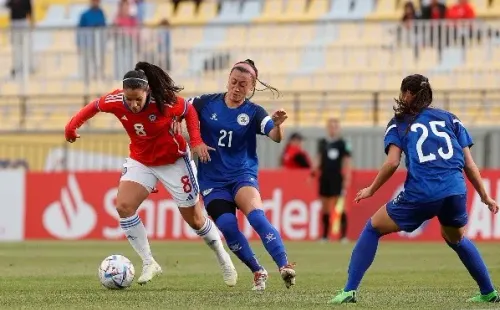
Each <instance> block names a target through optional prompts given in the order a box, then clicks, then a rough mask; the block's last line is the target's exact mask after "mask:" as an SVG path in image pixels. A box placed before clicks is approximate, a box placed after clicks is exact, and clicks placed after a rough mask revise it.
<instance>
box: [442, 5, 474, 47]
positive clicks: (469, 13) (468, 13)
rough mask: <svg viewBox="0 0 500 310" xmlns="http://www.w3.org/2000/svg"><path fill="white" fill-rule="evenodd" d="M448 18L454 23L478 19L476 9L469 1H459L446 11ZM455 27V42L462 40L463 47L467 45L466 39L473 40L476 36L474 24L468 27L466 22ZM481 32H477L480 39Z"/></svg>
mask: <svg viewBox="0 0 500 310" xmlns="http://www.w3.org/2000/svg"><path fill="white" fill-rule="evenodd" d="M446 18H448V19H450V20H454V21H459V20H472V19H475V18H476V13H475V12H474V8H473V7H472V5H471V4H470V3H469V1H468V0H458V1H457V3H456V4H455V5H452V6H451V7H450V8H448V10H447V11H446ZM452 27H453V40H454V41H455V42H456V41H457V39H459V38H460V44H461V45H462V47H465V46H466V45H467V43H466V38H468V39H469V40H471V39H472V38H473V36H474V26H473V25H472V24H470V25H468V23H467V22H466V23H465V24H463V23H456V24H455V25H453V26H452ZM479 35H480V32H479V31H478V32H477V36H478V39H479Z"/></svg>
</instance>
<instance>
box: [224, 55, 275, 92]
mask: <svg viewBox="0 0 500 310" xmlns="http://www.w3.org/2000/svg"><path fill="white" fill-rule="evenodd" d="M238 64H247V65H250V66H251V67H252V69H253V70H254V71H255V80H256V81H257V82H259V83H260V84H261V85H262V86H264V88H263V89H257V87H254V88H253V92H252V95H251V96H250V98H252V97H253V95H255V91H265V90H266V89H269V90H270V91H271V92H272V93H273V97H274V95H277V97H279V96H280V94H281V93H280V91H279V90H278V89H277V88H275V87H273V86H271V85H269V84H267V83H266V82H262V81H261V80H259V70H257V67H256V66H255V63H254V62H253V60H251V59H246V60H243V61H239V62H237V63H236V64H235V65H234V67H233V68H232V69H231V72H233V71H234V70H238V71H240V72H245V73H250V74H251V75H252V76H253V72H250V71H248V70H247V69H246V68H245V67H241V66H238ZM250 98H249V99H250Z"/></svg>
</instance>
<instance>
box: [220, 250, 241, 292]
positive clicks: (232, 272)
mask: <svg viewBox="0 0 500 310" xmlns="http://www.w3.org/2000/svg"><path fill="white" fill-rule="evenodd" d="M219 265H220V268H221V270H222V277H223V278H224V283H226V285H227V286H235V285H236V282H237V281H238V273H237V272H236V268H234V265H233V261H232V260H231V256H229V254H228V253H224V255H223V256H222V257H221V258H220V260H219Z"/></svg>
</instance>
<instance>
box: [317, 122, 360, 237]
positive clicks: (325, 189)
mask: <svg viewBox="0 0 500 310" xmlns="http://www.w3.org/2000/svg"><path fill="white" fill-rule="evenodd" d="M312 175H313V176H316V175H319V196H320V198H321V204H322V211H323V217H322V219H323V240H328V234H329V232H330V230H331V228H330V225H331V223H330V214H331V213H332V212H335V207H336V205H337V202H338V200H339V197H340V196H341V195H344V193H345V190H346V188H347V187H348V186H349V184H350V181H351V149H350V146H349V145H348V144H347V143H346V141H345V140H344V139H342V137H341V136H340V123H339V120H338V119H335V118H332V119H329V120H328V122H327V137H326V138H323V139H321V140H320V141H319V143H318V160H317V168H316V169H314V170H313V173H312ZM346 236H347V215H346V212H345V210H344V209H343V210H342V213H341V214H340V240H341V241H343V242H345V241H347V238H346Z"/></svg>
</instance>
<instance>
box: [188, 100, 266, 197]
mask: <svg viewBox="0 0 500 310" xmlns="http://www.w3.org/2000/svg"><path fill="white" fill-rule="evenodd" d="M188 102H190V103H191V104H193V106H194V108H195V109H196V111H197V112H198V116H199V118H200V131H201V138H202V139H203V141H204V142H205V143H206V144H207V145H208V146H211V147H213V148H215V149H216V150H215V151H213V152H210V157H211V159H212V160H211V161H210V162H208V163H201V162H200V163H199V165H198V180H199V182H200V187H201V189H202V190H205V189H207V188H215V187H221V186H225V185H227V184H229V183H232V182H235V181H236V180H238V178H239V177H242V176H249V177H251V178H255V179H257V170H258V165H259V162H258V159H257V135H258V134H260V135H267V134H269V132H270V131H271V129H273V127H274V122H273V121H272V120H271V117H270V116H269V115H268V114H267V112H266V111H265V110H264V109H263V108H262V107H261V106H259V105H256V104H254V103H252V102H251V101H249V100H245V102H244V103H243V104H242V105H240V106H239V107H237V108H229V107H228V106H227V105H226V103H225V102H224V94H210V95H202V96H200V97H196V98H191V99H189V100H188Z"/></svg>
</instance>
